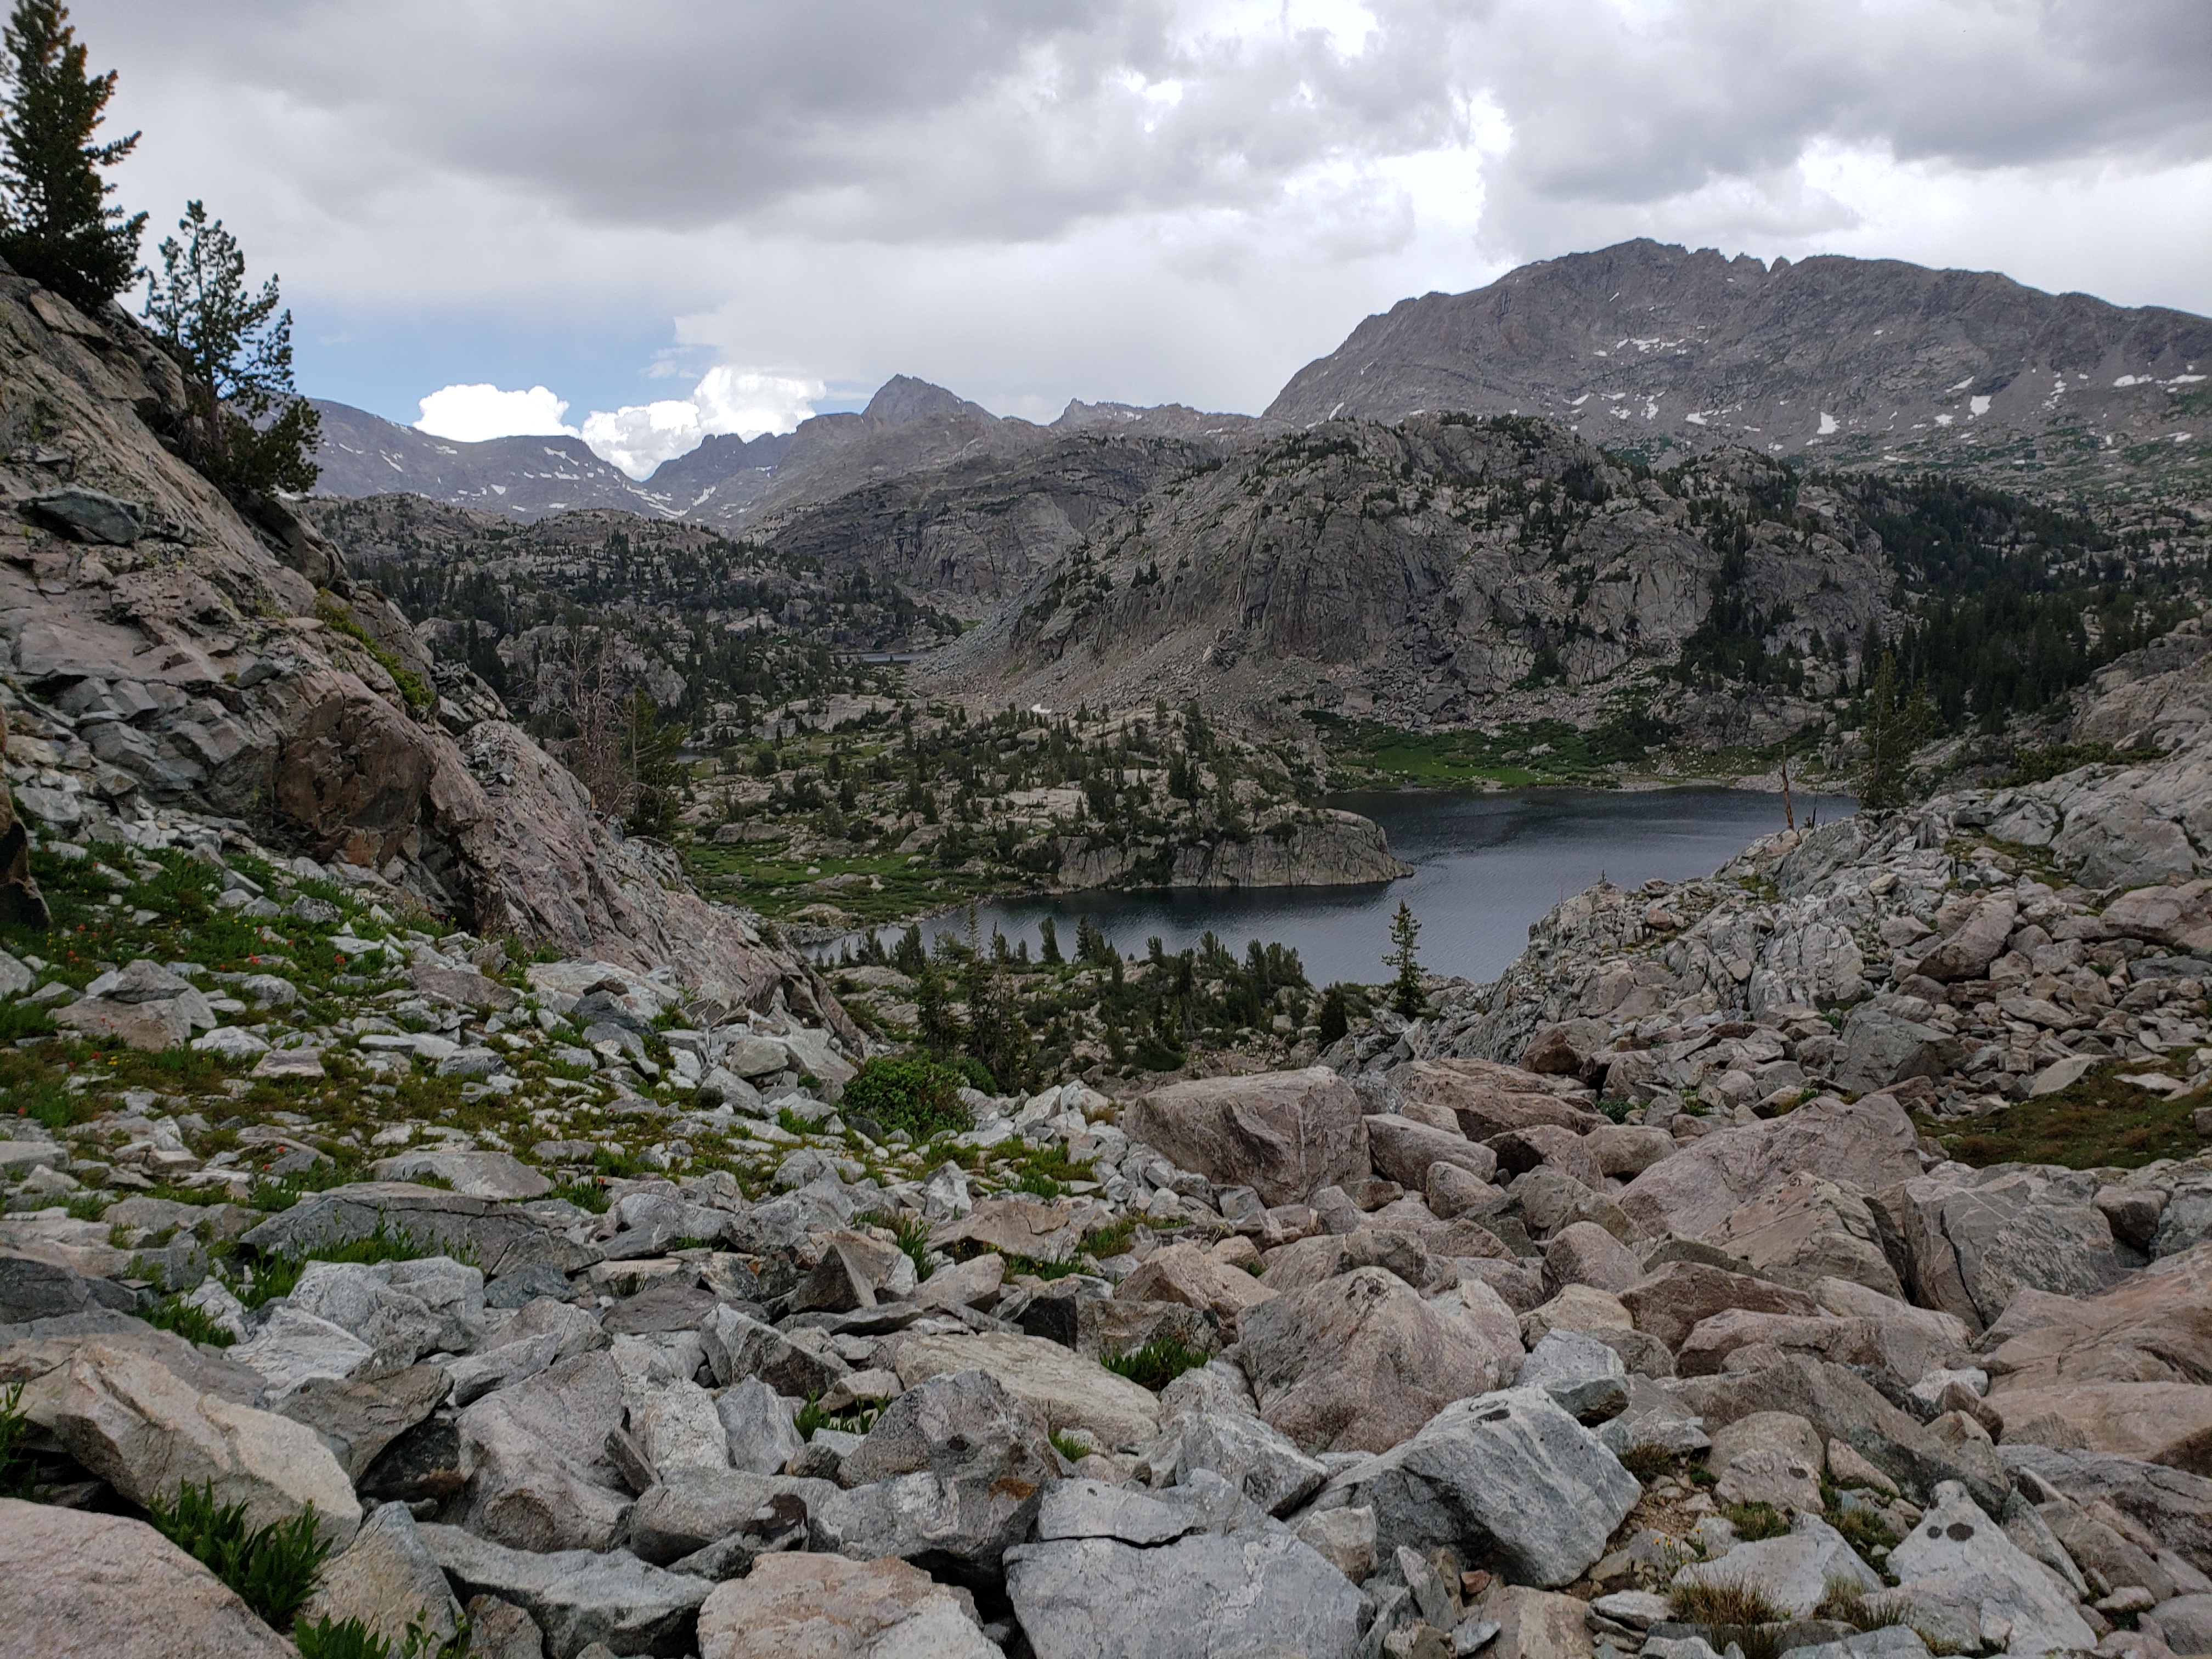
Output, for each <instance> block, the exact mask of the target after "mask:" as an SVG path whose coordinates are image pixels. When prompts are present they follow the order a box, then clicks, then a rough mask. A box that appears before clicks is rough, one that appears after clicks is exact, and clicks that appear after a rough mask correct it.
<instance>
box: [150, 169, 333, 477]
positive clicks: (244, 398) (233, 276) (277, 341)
mask: <svg viewBox="0 0 2212 1659" xmlns="http://www.w3.org/2000/svg"><path fill="white" fill-rule="evenodd" d="M177 228H178V230H179V231H180V232H182V233H183V240H179V239H178V238H177V237H174V236H171V237H168V238H166V239H165V240H163V241H162V243H161V270H159V271H156V272H155V273H154V275H153V281H152V283H151V285H150V286H149V289H148V291H147V295H146V317H147V319H148V320H149V322H151V323H152V324H153V325H154V327H155V332H156V333H158V334H159V335H160V336H161V342H162V343H163V344H164V345H166V346H167V347H168V349H169V354H170V356H173V357H174V358H175V359H176V360H177V363H178V366H179V368H182V369H183V370H184V374H185V393H186V398H187V400H188V403H189V406H190V407H189V413H188V415H187V416H186V419H185V430H184V431H183V433H181V434H180V435H179V436H180V438H181V440H182V443H183V447H184V450H185V459H188V460H190V461H191V464H192V465H194V466H197V468H199V470H200V471H202V472H204V473H205V474H206V475H207V476H208V477H209V478H210V479H211V480H212V481H213V482H214V483H216V485H217V486H218V487H219V488H221V489H222V490H223V492H224V493H225V494H227V495H229V496H230V497H231V499H232V500H234V501H241V502H243V501H254V500H256V499H258V498H260V497H264V496H267V495H273V494H275V493H276V492H277V491H279V490H283V491H287V492H289V493H291V494H293V495H305V494H306V493H307V491H308V490H310V489H313V488H314V487H315V478H316V477H317V474H318V469H317V467H316V465H315V464H314V462H313V459H310V458H311V457H312V456H313V453H314V451H315V447H316V446H317V444H319V442H320V441H321V440H322V417H321V416H319V415H318V414H317V413H316V412H315V410H314V407H313V405H312V404H309V403H308V402H307V400H306V399H305V398H301V396H300V394H299V390H298V388H297V387H295V386H294V385H293V384H292V313H290V312H289V311H283V312H280V311H279V310H278V309H277V307H278V304H279V303H280V302H279V300H278V297H277V290H276V278H275V277H274V276H271V277H270V278H269V280H268V281H267V282H265V283H263V284H262V285H261V291H260V292H259V293H258V294H256V293H254V292H253V291H252V289H249V288H248V287H247V286H246V255H245V254H244V253H243V252H240V249H239V246H238V239H237V238H236V237H234V236H233V235H232V234H230V233H229V232H228V230H226V229H224V228H223V224H222V220H220V219H210V218H209V217H208V213H207V209H206V207H205V205H204V204H201V203H199V202H189V203H186V204H185V216H184V217H183V218H181V219H179V220H178V221H177Z"/></svg>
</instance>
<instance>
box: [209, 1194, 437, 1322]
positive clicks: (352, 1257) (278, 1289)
mask: <svg viewBox="0 0 2212 1659" xmlns="http://www.w3.org/2000/svg"><path fill="white" fill-rule="evenodd" d="M434 1255H444V1256H451V1257H452V1258H453V1260H454V1261H459V1262H462V1263H464V1264H465V1265H467V1266H469V1267H476V1266H477V1265H479V1264H478V1263H477V1261H476V1253H475V1252H474V1251H473V1250H471V1249H470V1248H469V1247H468V1246H467V1245H465V1244H456V1245H446V1244H436V1243H424V1242H422V1241H421V1240H418V1239H417V1238H416V1237H415V1236H414V1234H412V1233H410V1232H409V1231H407V1230H406V1229H404V1227H390V1228H387V1226H386V1223H385V1220H384V1218H383V1217H381V1216H379V1217H378V1218H377V1221H376V1226H375V1229H374V1231H371V1232H368V1233H366V1234H364V1235H362V1237H359V1238H349V1239H343V1240H338V1241H333V1242H329V1243H313V1244H309V1245H307V1246H305V1247H304V1248H302V1249H299V1250H295V1251H285V1252H283V1253H281V1254H276V1255H266V1256H264V1257H263V1258H262V1259H261V1261H259V1263H258V1264H257V1265H256V1267H255V1268H254V1272H253V1282H252V1284H250V1285H246V1286H244V1287H243V1288H241V1289H240V1290H239V1291H237V1296H238V1299H239V1300H240V1302H242V1303H244V1304H246V1306H247V1307H249V1308H258V1307H259V1306H261V1305H262V1304H264V1302H273V1301H275V1300H276V1298H277V1297H280V1296H289V1295H291V1293H292V1290H293V1287H294V1286H295V1285H297V1284H298V1283H299V1282H300V1275H301V1273H305V1272H306V1271H307V1264H308V1263H309V1262H310V1261H345V1262H354V1263H356V1264H358V1265H360V1266H362V1267H373V1266H374V1265H375V1264H376V1263H377V1262H380V1261H422V1259H423V1258H425V1257H427V1256H434Z"/></svg>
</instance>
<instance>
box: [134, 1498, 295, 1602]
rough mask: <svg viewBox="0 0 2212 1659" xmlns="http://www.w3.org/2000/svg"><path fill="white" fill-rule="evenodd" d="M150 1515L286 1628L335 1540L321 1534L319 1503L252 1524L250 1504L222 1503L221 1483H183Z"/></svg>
mask: <svg viewBox="0 0 2212 1659" xmlns="http://www.w3.org/2000/svg"><path fill="white" fill-rule="evenodd" d="M147 1519H148V1520H149V1521H150V1522H153V1525H154V1530H155V1531H156V1532H158V1533H160V1534H161V1536H162V1537H164V1538H166V1539H167V1540H168V1541H170V1542H171V1543H172V1544H174V1545H175V1546H176V1547H178V1548H179V1549H180V1550H182V1551H184V1553H185V1554H187V1555H189V1556H191V1558H192V1559H194V1560H196V1561H197V1562H199V1564H200V1565H202V1566H204V1567H205V1568H207V1570H208V1571H210V1572H212V1573H213V1574H215V1576H216V1577H218V1578H220V1579H222V1582H223V1583H226V1584H228V1585H229V1586H230V1587H231V1589H234V1590H235V1591H236V1592H237V1593H238V1598H239V1600H240V1601H243V1602H245V1603H246V1606H247V1607H251V1608H252V1609H253V1611H254V1613H257V1614H258V1616H259V1617H260V1618H261V1619H262V1620H263V1621H264V1623H266V1624H268V1625H270V1626H273V1627H274V1628H276V1629H278V1630H282V1629H283V1628H284V1626H285V1625H286V1624H287V1623H288V1622H289V1620H290V1619H291V1617H292V1613H293V1612H294V1610H295V1608H297V1607H299V1605H300V1604H301V1602H302V1601H306V1600H307V1597H308V1596H309V1595H312V1594H313V1592H314V1588H315V1583H316V1581H317V1580H318V1579H319V1577H321V1576H322V1571H323V1563H324V1562H325V1561H326V1560H327V1559H330V1553H331V1544H330V1541H328V1540H327V1539H322V1538H318V1537H317V1536H316V1535H315V1506H314V1505H313V1504H307V1506H306V1508H305V1509H303V1510H301V1512H300V1513H299V1514H298V1515H296V1516H294V1517H293V1518H292V1519H290V1520H289V1521H273V1522H270V1523H269V1524H268V1525H267V1526H265V1527H259V1528H249V1527H247V1525H246V1505H245V1504H218V1503H216V1499H215V1482H214V1481H213V1480H209V1481H208V1482H207V1483H206V1484H205V1485H204V1486H180V1487H179V1488H178V1490H177V1495H176V1497H175V1498H173V1500H170V1501H169V1502H167V1503H165V1502H163V1501H162V1500H161V1498H155V1500H154V1501H153V1503H152V1504H149V1506H148V1509H147Z"/></svg>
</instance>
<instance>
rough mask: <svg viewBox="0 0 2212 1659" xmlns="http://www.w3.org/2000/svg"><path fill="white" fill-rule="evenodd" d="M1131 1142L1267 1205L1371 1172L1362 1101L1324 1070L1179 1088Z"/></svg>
mask: <svg viewBox="0 0 2212 1659" xmlns="http://www.w3.org/2000/svg"><path fill="white" fill-rule="evenodd" d="M1124 1126H1125V1127H1127V1131H1128V1133H1129V1135H1130V1137H1131V1139H1136V1140H1141V1141H1143V1142H1145V1143H1146V1145H1147V1146H1154V1147H1157V1148H1158V1150H1159V1151H1160V1152H1163V1153H1164V1154H1165V1155H1166V1156H1167V1157H1169V1158H1171V1159H1173V1160H1174V1161H1175V1163H1176V1164H1178V1165H1179V1166H1181V1167H1182V1168H1184V1169H1188V1170H1197V1171H1198V1172H1199V1173H1200V1175H1203V1176H1206V1177H1208V1178H1209V1179H1210V1180H1212V1181H1215V1182H1219V1183H1221V1184H1223V1185H1229V1184H1232V1183H1235V1182H1243V1184H1245V1185H1247V1186H1249V1187H1250V1188H1252V1189H1253V1190H1254V1191H1255V1192H1256V1193H1258V1194H1260V1197H1261V1200H1262V1201H1263V1202H1265V1203H1268V1204H1295V1203H1299V1202H1302V1201H1304V1200H1305V1199H1306V1198H1307V1197H1308V1196H1309V1195H1310V1194H1312V1193H1313V1192H1314V1191H1315V1190H1316V1188H1322V1187H1328V1186H1347V1187H1348V1186H1350V1185H1351V1184H1352V1183H1353V1182H1357V1181H1358V1180H1360V1179H1361V1178H1362V1177H1364V1176H1365V1175H1366V1173H1367V1169H1368V1153H1367V1128H1366V1123H1365V1121H1364V1112H1363V1111H1362V1109H1361V1105H1360V1100H1359V1096H1358V1094H1357V1093H1356V1092H1355V1091H1353V1090H1352V1086H1351V1085H1349V1084H1347V1083H1346V1082H1345V1081H1344V1080H1343V1079H1340V1078H1339V1077H1338V1076H1337V1075H1336V1073H1334V1072H1332V1071H1330V1070H1328V1068H1327V1067H1326V1066H1309V1067H1308V1068H1307V1069H1305V1070H1304V1071H1302V1072H1267V1073H1254V1074H1251V1075H1249V1076H1245V1077H1222V1078H1203V1079H1193V1080H1191V1081H1188V1082H1183V1083H1172V1084H1170V1085H1168V1086H1167V1087H1166V1088H1164V1089H1160V1090H1156V1091H1153V1092H1152V1094H1150V1095H1147V1096H1146V1097H1144V1098H1143V1099H1142V1100H1140V1101H1139V1102H1138V1103H1136V1104H1135V1105H1134V1106H1133V1107H1132V1108H1131V1109H1130V1110H1129V1113H1128V1115H1127V1118H1126V1119H1125V1121H1124Z"/></svg>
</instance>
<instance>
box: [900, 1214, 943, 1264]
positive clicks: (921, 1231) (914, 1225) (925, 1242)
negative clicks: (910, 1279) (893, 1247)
mask: <svg viewBox="0 0 2212 1659" xmlns="http://www.w3.org/2000/svg"><path fill="white" fill-rule="evenodd" d="M891 1232H892V1234H893V1235H894V1236H895V1237H896V1238H897V1240H898V1247H899V1249H902V1250H903V1251H904V1252H905V1253H906V1259H907V1260H908V1261H911V1262H913V1263H914V1276H915V1279H927V1278H928V1277H929V1276H930V1274H932V1273H935V1272H936V1271H937V1264H936V1263H935V1262H933V1261H931V1260H930V1259H929V1224H928V1223H927V1221H924V1220H923V1219H922V1218H921V1217H920V1216H902V1217H901V1218H899V1221H898V1225H896V1226H895V1227H893V1228H892V1229H891Z"/></svg>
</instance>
